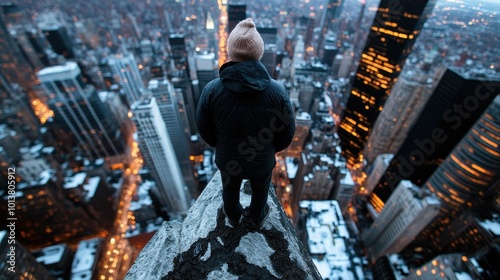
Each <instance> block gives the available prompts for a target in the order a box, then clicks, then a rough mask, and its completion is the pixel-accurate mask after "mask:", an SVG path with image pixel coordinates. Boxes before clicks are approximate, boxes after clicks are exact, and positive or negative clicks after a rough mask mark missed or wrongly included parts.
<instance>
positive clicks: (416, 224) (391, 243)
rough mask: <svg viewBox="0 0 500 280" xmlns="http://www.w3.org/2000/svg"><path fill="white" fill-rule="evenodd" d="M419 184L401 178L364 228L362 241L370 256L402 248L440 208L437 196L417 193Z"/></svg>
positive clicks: (390, 252)
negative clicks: (375, 216) (379, 209)
mask: <svg viewBox="0 0 500 280" xmlns="http://www.w3.org/2000/svg"><path fill="white" fill-rule="evenodd" d="M417 193H418V188H417V187H416V186H414V185H413V184H412V183H411V182H410V181H401V183H399V186H398V187H397V188H396V190H394V192H393V194H392V195H391V197H390V198H389V200H388V201H387V204H386V206H385V207H384V210H382V212H381V213H380V215H379V216H378V217H377V218H375V221H374V222H373V224H372V225H371V226H370V228H369V229H368V230H366V231H364V232H363V234H362V238H363V242H364V244H365V246H366V248H367V249H368V252H369V254H370V257H371V259H372V260H374V261H375V260H376V259H378V258H379V257H381V256H383V255H386V254H395V253H399V252H400V251H401V250H403V249H404V248H405V247H406V245H408V244H409V243H410V242H411V241H412V240H413V238H415V236H416V235H417V234H418V233H419V232H420V231H421V230H422V229H423V228H424V227H425V226H427V225H428V224H429V223H430V222H431V221H432V220H433V219H434V218H435V217H436V215H437V214H438V212H439V205H440V204H439V200H438V199H437V198H436V197H433V196H425V197H419V196H418V195H417Z"/></svg>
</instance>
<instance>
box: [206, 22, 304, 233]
mask: <svg viewBox="0 0 500 280" xmlns="http://www.w3.org/2000/svg"><path fill="white" fill-rule="evenodd" d="M227 52H228V57H229V60H230V61H229V62H227V63H225V64H224V65H222V66H221V68H220V69H219V76H220V78H217V79H214V80H212V81H211V82H210V83H208V84H207V85H206V86H205V88H204V89H203V91H202V94H201V97H200V100H199V102H198V106H197V110H196V124H197V126H198V130H199V132H200V136H201V137H202V138H203V140H205V142H207V144H209V145H210V146H211V147H215V149H216V152H215V163H216V165H217V167H218V168H219V170H220V173H221V176H222V187H223V191H222V199H223V202H224V206H223V210H224V213H225V214H226V217H227V218H228V221H229V224H230V225H231V226H233V227H236V226H237V225H238V223H239V221H240V218H241V215H242V213H243V209H242V206H241V204H240V201H239V200H240V186H241V183H242V180H243V179H248V180H249V181H250V185H251V187H252V199H251V202H250V207H249V209H248V212H249V216H250V217H251V219H252V221H253V225H254V226H255V227H259V228H260V227H261V226H262V225H263V224H264V221H265V220H266V218H267V216H268V215H269V205H267V195H268V193H269V186H270V183H271V175H272V170H273V168H274V166H275V165H276V159H275V154H276V153H277V152H279V151H282V150H284V149H285V148H286V147H288V145H290V143H291V141H292V139H293V135H294V133H295V117H294V111H293V108H292V105H291V103H290V98H289V96H288V93H287V92H286V90H285V88H284V87H283V85H282V84H280V83H278V82H277V81H276V80H274V79H272V78H271V77H270V76H269V73H268V72H267V70H266V68H265V67H264V65H263V64H262V63H261V62H260V59H261V58H262V55H263V54H264V41H263V40H262V37H261V36H260V34H259V32H258V31H257V29H256V27H255V23H254V22H253V21H252V19H249V18H248V19H245V20H243V21H241V22H239V23H238V25H236V27H235V28H234V30H233V31H232V32H231V34H229V37H228V38H227Z"/></svg>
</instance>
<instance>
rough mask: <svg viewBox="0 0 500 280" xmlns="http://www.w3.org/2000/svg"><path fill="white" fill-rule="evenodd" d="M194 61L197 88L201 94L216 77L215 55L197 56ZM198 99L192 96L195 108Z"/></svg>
mask: <svg viewBox="0 0 500 280" xmlns="http://www.w3.org/2000/svg"><path fill="white" fill-rule="evenodd" d="M194 59H195V65H196V76H197V77H198V86H199V89H200V93H201V92H202V91H203V89H204V88H205V86H206V85H207V84H208V83H209V82H210V81H212V80H213V79H215V78H216V77H217V76H218V73H217V72H218V71H217V63H216V62H215V53H206V54H197V55H196V56H195V58H194ZM199 99H200V97H199V96H194V106H195V108H196V106H197V105H198V100H199Z"/></svg>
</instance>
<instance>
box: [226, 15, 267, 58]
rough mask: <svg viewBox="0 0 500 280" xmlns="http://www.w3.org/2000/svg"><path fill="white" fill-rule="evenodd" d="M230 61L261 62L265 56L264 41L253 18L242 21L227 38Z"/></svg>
mask: <svg viewBox="0 0 500 280" xmlns="http://www.w3.org/2000/svg"><path fill="white" fill-rule="evenodd" d="M227 54H228V56H229V60H231V61H236V62H241V61H245V60H260V59H261V58H262V55H263V54H264V41H263V40H262V37H261V36H260V34H259V32H258V31H257V28H255V23H254V22H253V21H252V19H251V18H247V19H245V20H242V21H240V22H239V23H238V24H237V25H236V26H235V27H234V29H233V31H231V34H229V37H228V38H227Z"/></svg>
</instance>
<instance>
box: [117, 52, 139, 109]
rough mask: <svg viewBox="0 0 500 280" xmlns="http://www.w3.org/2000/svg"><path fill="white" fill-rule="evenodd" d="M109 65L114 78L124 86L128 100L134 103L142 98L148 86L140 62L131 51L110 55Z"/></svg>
mask: <svg viewBox="0 0 500 280" xmlns="http://www.w3.org/2000/svg"><path fill="white" fill-rule="evenodd" d="M108 65H109V67H110V68H111V72H112V73H113V79H114V81H115V82H117V83H118V84H119V85H120V87H122V88H123V90H124V91H125V94H126V95H127V98H128V101H129V102H130V103H133V102H134V101H137V100H139V99H140V98H141V96H142V94H143V93H144V92H145V90H146V86H145V85H144V82H143V80H142V77H141V73H139V68H138V64H137V62H136V60H135V57H134V55H133V54H132V53H131V52H125V53H123V54H116V55H114V56H111V57H109V59H108Z"/></svg>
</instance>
